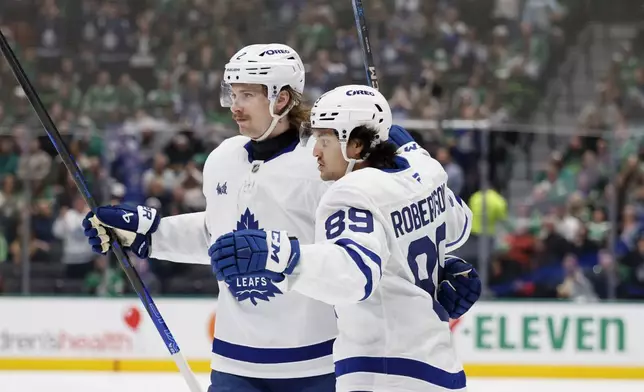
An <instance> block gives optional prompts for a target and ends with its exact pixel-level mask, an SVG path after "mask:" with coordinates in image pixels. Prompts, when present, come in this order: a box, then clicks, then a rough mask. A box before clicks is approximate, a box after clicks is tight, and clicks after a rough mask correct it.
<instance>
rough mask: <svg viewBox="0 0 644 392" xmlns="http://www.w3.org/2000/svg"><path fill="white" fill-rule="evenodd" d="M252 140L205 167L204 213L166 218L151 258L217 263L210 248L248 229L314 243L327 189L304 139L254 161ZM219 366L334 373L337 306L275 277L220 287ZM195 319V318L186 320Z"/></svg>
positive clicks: (263, 372) (266, 374)
mask: <svg viewBox="0 0 644 392" xmlns="http://www.w3.org/2000/svg"><path fill="white" fill-rule="evenodd" d="M248 143H249V139H248V138H246V137H243V136H236V137H233V138H230V139H227V140H226V141H224V142H223V143H222V144H221V145H220V146H219V147H218V148H217V149H215V150H214V151H213V152H212V153H211V154H210V155H209V157H208V159H207V161H206V164H205V167H204V182H203V192H204V195H205V197H206V201H207V207H206V211H205V212H201V213H194V214H183V215H177V216H171V217H167V218H163V219H162V220H161V223H160V225H159V228H158V230H157V231H156V232H155V233H154V234H153V236H152V253H151V257H153V258H158V259H164V260H171V261H175V262H185V263H198V264H208V265H209V264H210V257H209V256H208V248H209V247H210V245H212V244H213V243H214V242H215V241H216V239H217V238H218V237H219V236H221V235H223V234H225V233H228V232H230V231H233V230H241V229H264V230H271V229H277V230H280V229H285V230H288V232H289V233H292V234H293V235H296V236H297V237H298V238H300V240H301V241H302V243H305V244H306V243H313V241H314V233H315V211H316V208H317V206H318V203H319V201H320V198H321V197H322V194H323V193H324V192H325V191H326V189H328V185H327V184H325V183H324V182H322V180H321V179H320V175H319V172H318V170H317V164H316V161H315V159H314V158H313V157H312V150H311V148H306V147H301V146H299V145H298V143H297V141H294V143H293V145H292V146H290V147H289V148H287V149H286V151H285V152H284V153H282V154H280V155H278V156H276V157H274V158H272V159H270V160H268V161H265V162H260V161H251V158H250V152H249V150H248ZM219 288H220V293H219V299H218V304H217V318H216V325H215V337H214V341H213V354H212V368H213V369H215V370H218V371H221V372H225V373H231V374H236V375H240V376H246V377H254V378H301V377H310V376H316V375H322V374H329V373H333V359H332V349H333V340H334V338H335V337H336V335H337V327H336V318H335V314H334V312H333V308H332V307H331V306H329V305H327V304H325V303H322V302H319V301H317V300H314V299H311V298H310V297H306V296H304V295H302V294H300V293H297V292H292V293H285V292H283V291H281V290H280V289H279V288H278V287H277V286H275V285H274V284H273V283H272V282H271V281H270V279H267V278H261V277H255V278H238V279H236V280H235V282H233V283H232V284H231V285H230V286H229V285H227V284H226V283H224V282H220V283H219ZM186 317H190V315H186Z"/></svg>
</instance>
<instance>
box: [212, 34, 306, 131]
mask: <svg viewBox="0 0 644 392" xmlns="http://www.w3.org/2000/svg"><path fill="white" fill-rule="evenodd" d="M233 83H248V84H261V85H264V86H266V90H267V92H268V100H269V101H270V106H269V111H270V114H271V116H272V117H273V121H272V122H271V125H270V126H269V128H268V129H267V130H266V132H264V133H263V134H262V135H261V136H260V137H259V138H257V139H256V140H257V141H261V140H264V139H266V138H267V137H268V135H269V134H270V133H271V132H272V131H273V129H274V128H275V126H276V125H277V122H278V121H279V120H280V119H281V118H282V117H284V116H286V115H287V114H288V112H289V111H290V110H291V109H292V108H293V106H295V105H296V104H297V103H298V102H296V101H295V100H292V101H291V104H290V106H289V107H287V108H286V110H284V112H282V114H275V113H274V109H275V102H277V97H278V96H279V93H280V91H281V90H282V88H284V87H286V86H290V87H291V88H292V89H293V90H295V91H297V92H298V93H300V94H303V93H304V64H303V63H302V60H301V59H300V56H299V55H298V54H297V52H296V51H295V50H293V48H291V47H289V46H287V45H283V44H255V45H249V46H246V47H245V48H243V49H241V50H240V51H239V52H237V53H235V54H234V55H233V57H232V58H231V59H230V61H229V62H228V64H226V68H225V70H224V76H223V79H222V82H221V96H220V103H221V106H222V107H231V106H232V104H233V100H232V98H231V92H232V90H231V84H233Z"/></svg>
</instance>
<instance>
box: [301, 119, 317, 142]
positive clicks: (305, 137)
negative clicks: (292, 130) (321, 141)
mask: <svg viewBox="0 0 644 392" xmlns="http://www.w3.org/2000/svg"><path fill="white" fill-rule="evenodd" d="M314 131H315V128H312V127H311V122H310V121H304V122H302V124H300V146H302V147H306V146H308V144H309V142H312V143H315V136H314V135H313V132H314ZM312 139H313V141H312Z"/></svg>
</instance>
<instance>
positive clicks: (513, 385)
mask: <svg viewBox="0 0 644 392" xmlns="http://www.w3.org/2000/svg"><path fill="white" fill-rule="evenodd" d="M198 377H199V380H200V381H201V382H202V384H203V386H204V388H203V389H204V391H205V390H206V388H207V385H208V376H207V375H205V374H200V375H199V376H198ZM0 391H1V392H40V391H42V392H77V391H78V392H147V391H154V392H188V388H187V387H186V386H185V384H184V381H183V379H182V378H181V377H180V376H179V375H177V374H168V373H107V372H105V373H91V372H81V373H73V372H69V373H62V372H20V371H11V372H0ZM468 391H469V392H517V391H520V392H608V391H615V392H644V380H639V381H626V380H552V379H499V378H472V379H469V380H468Z"/></svg>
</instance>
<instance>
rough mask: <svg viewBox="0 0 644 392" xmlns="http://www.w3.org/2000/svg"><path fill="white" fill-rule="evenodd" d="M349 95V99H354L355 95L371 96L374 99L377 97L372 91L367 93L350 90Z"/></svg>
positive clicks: (365, 91)
mask: <svg viewBox="0 0 644 392" xmlns="http://www.w3.org/2000/svg"><path fill="white" fill-rule="evenodd" d="M347 95H348V96H349V97H352V96H354V95H371V96H372V97H375V96H376V94H374V93H372V92H371V91H367V90H349V91H347Z"/></svg>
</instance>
